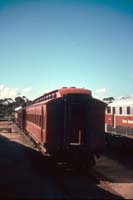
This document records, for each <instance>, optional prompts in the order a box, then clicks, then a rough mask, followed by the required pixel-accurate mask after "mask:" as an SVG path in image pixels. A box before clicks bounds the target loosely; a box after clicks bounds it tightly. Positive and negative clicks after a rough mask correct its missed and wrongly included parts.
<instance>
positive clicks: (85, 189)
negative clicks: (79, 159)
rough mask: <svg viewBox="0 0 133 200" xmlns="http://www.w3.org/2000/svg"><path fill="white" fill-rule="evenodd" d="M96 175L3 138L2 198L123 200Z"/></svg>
mask: <svg viewBox="0 0 133 200" xmlns="http://www.w3.org/2000/svg"><path fill="white" fill-rule="evenodd" d="M97 183H98V180H96V178H94V177H93V176H92V177H91V178H90V179H89V177H88V175H86V174H82V173H80V172H78V173H77V174H76V173H75V172H73V171H72V170H70V171H69V170H67V167H66V166H64V165H62V166H61V165H59V164H58V165H57V164H55V163H54V162H53V161H52V160H50V159H49V158H48V157H45V156H42V154H41V153H39V152H37V151H35V150H33V149H31V148H29V147H26V146H24V145H21V144H19V143H17V142H13V141H11V140H8V139H7V138H6V137H3V136H0V199H3V198H17V199H18V198H21V199H23V198H26V199H37V198H42V199H70V198H78V199H82V198H90V199H119V198H120V197H119V196H117V195H115V194H112V193H110V192H108V191H106V190H103V189H101V188H99V187H98V186H97Z"/></svg>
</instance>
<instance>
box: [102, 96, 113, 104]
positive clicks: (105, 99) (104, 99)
mask: <svg viewBox="0 0 133 200" xmlns="http://www.w3.org/2000/svg"><path fill="white" fill-rule="evenodd" d="M114 100H115V99H114V97H106V98H103V101H105V102H107V103H111V102H113V101H114Z"/></svg>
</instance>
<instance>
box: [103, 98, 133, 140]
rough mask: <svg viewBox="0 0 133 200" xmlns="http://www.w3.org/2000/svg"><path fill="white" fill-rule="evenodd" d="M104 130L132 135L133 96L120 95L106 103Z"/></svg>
mask: <svg viewBox="0 0 133 200" xmlns="http://www.w3.org/2000/svg"><path fill="white" fill-rule="evenodd" d="M105 131H106V132H112V133H118V134H122V135H128V136H130V137H133V97H125V98H124V97H122V98H121V99H119V100H116V101H114V102H112V103H110V104H108V106H107V108H106V117H105Z"/></svg>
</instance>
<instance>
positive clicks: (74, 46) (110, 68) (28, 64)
mask: <svg viewBox="0 0 133 200" xmlns="http://www.w3.org/2000/svg"><path fill="white" fill-rule="evenodd" d="M0 74H1V76H0V95H1V96H0V97H4V95H7V94H8V95H10V96H12V94H14V95H18V94H20V95H26V96H27V97H28V98H36V97H38V96H39V95H41V94H43V93H44V92H45V91H48V90H53V89H56V88H59V87H62V86H66V87H69V86H76V87H84V88H88V89H91V90H92V94H93V96H96V97H98V98H103V97H108V96H113V97H118V96H127V95H131V94H133V84H132V82H133V1H132V0H114V1H113V0H101V1H100V0H99V1H98V0H93V1H92V0H90V1H89V0H88V1H85V0H66V1H65V0H58V1H56V0H0ZM2 95H3V96H2Z"/></svg>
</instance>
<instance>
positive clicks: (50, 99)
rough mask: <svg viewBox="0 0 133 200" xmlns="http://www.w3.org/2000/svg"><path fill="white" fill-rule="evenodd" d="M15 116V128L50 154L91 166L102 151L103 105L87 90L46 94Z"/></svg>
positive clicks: (63, 90)
mask: <svg viewBox="0 0 133 200" xmlns="http://www.w3.org/2000/svg"><path fill="white" fill-rule="evenodd" d="M18 117H19V120H17V121H18V125H20V126H21V127H22V128H23V129H24V130H25V131H26V132H28V134H29V135H30V136H31V137H32V138H33V139H34V140H35V141H36V142H37V143H38V144H39V145H40V146H41V148H42V149H43V150H44V151H45V152H46V153H48V154H50V155H54V156H55V155H60V156H61V155H62V157H67V158H72V160H73V161H75V160H76V161H77V162H81V163H82V161H84V164H85V160H87V162H88V163H93V164H94V156H95V155H97V156H99V155H100V154H101V153H102V152H103V150H104V145H105V139H104V124H105V104H104V103H103V102H101V101H100V100H98V99H95V98H93V97H92V94H91V91H90V90H88V89H83V88H74V87H72V88H61V89H57V90H54V91H52V92H49V93H46V94H44V95H42V96H41V97H39V98H37V99H35V100H34V101H33V103H32V105H30V106H28V107H25V108H23V109H22V110H21V114H20V111H19V116H18ZM20 122H21V124H19V123H20Z"/></svg>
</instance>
